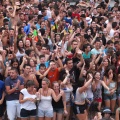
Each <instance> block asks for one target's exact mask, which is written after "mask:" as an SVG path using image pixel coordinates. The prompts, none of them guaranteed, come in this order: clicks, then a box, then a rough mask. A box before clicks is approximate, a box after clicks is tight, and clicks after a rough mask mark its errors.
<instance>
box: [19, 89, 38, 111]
mask: <svg viewBox="0 0 120 120" xmlns="http://www.w3.org/2000/svg"><path fill="white" fill-rule="evenodd" d="M20 92H21V94H23V100H24V99H26V98H33V99H35V98H36V95H32V94H29V93H28V91H27V89H26V88H24V89H22V90H21V91H20ZM22 108H24V109H25V110H34V109H36V105H35V103H34V102H31V101H26V102H24V103H21V109H22Z"/></svg>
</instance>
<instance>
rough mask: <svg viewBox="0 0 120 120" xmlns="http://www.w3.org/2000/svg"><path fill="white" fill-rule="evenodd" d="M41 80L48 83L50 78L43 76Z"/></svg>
mask: <svg viewBox="0 0 120 120" xmlns="http://www.w3.org/2000/svg"><path fill="white" fill-rule="evenodd" d="M42 81H45V82H46V83H47V84H48V85H50V80H49V79H48V78H46V77H45V78H43V79H42Z"/></svg>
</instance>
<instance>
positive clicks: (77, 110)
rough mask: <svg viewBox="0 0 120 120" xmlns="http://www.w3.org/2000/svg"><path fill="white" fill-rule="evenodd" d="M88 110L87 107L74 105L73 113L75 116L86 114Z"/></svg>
mask: <svg viewBox="0 0 120 120" xmlns="http://www.w3.org/2000/svg"><path fill="white" fill-rule="evenodd" d="M85 110H86V105H85V104H84V105H76V104H74V105H73V112H74V114H75V115H76V114H84V111H85Z"/></svg>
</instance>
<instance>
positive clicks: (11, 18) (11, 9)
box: [7, 5, 18, 28]
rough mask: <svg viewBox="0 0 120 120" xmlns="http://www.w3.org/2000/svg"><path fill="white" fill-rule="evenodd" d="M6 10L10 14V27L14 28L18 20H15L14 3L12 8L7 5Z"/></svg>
mask: <svg viewBox="0 0 120 120" xmlns="http://www.w3.org/2000/svg"><path fill="white" fill-rule="evenodd" d="M7 12H8V13H9V16H10V21H11V23H12V28H14V27H15V25H16V24H17V21H18V20H16V19H17V18H18V17H16V16H15V15H16V5H15V6H14V7H13V8H12V7H11V6H8V7H7Z"/></svg>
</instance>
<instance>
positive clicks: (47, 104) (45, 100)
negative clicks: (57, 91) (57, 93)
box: [38, 95, 53, 110]
mask: <svg viewBox="0 0 120 120" xmlns="http://www.w3.org/2000/svg"><path fill="white" fill-rule="evenodd" d="M38 109H41V110H47V109H49V110H53V107H52V97H51V96H43V95H41V100H40V103H39V105H38Z"/></svg>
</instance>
